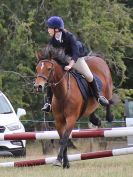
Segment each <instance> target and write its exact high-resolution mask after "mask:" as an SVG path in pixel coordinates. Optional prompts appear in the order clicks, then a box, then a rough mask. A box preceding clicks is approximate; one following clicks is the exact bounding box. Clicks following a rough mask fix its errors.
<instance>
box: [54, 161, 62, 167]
mask: <svg viewBox="0 0 133 177" xmlns="http://www.w3.org/2000/svg"><path fill="white" fill-rule="evenodd" d="M53 166H58V167H62V162H61V161H60V160H58V159H56V160H55V162H54V163H53Z"/></svg>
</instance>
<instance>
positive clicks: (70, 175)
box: [0, 143, 133, 177]
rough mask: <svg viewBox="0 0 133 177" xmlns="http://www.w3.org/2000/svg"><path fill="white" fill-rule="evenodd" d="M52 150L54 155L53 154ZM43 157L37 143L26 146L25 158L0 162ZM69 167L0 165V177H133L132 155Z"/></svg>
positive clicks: (90, 161) (5, 160) (2, 159)
mask: <svg viewBox="0 0 133 177" xmlns="http://www.w3.org/2000/svg"><path fill="white" fill-rule="evenodd" d="M55 153H56V152H54V156H55ZM38 158H43V155H42V152H41V146H40V144H39V143H30V144H28V146H27V157H26V158H11V157H10V158H7V157H6V158H2V157H1V158H0V162H7V161H20V160H27V159H38ZM70 165H71V167H70V169H64V170H63V169H62V168H60V167H55V166H52V165H42V166H35V167H23V168H17V167H16V168H12V167H8V168H7V167H1V168H0V176H1V177H2V176H3V177H133V170H132V169H133V167H132V165H133V155H124V156H119V157H108V158H102V159H93V160H85V161H76V162H70Z"/></svg>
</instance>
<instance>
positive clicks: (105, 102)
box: [89, 78, 109, 106]
mask: <svg viewBox="0 0 133 177" xmlns="http://www.w3.org/2000/svg"><path fill="white" fill-rule="evenodd" d="M89 84H90V87H91V90H92V93H93V95H94V96H95V98H96V100H97V101H98V103H100V104H101V105H102V106H107V105H108V104H109V101H108V100H107V99H106V98H105V97H104V96H101V95H100V93H99V90H98V87H97V83H96V80H95V78H93V81H92V82H90V83H89Z"/></svg>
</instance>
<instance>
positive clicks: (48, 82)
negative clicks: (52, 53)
mask: <svg viewBox="0 0 133 177" xmlns="http://www.w3.org/2000/svg"><path fill="white" fill-rule="evenodd" d="M40 62H43V63H46V62H48V63H50V64H51V65H52V67H51V69H50V70H49V74H48V77H46V76H45V75H44V74H43V73H37V75H36V78H37V77H41V78H43V79H44V80H46V81H47V87H48V86H53V87H56V86H57V85H58V84H60V83H61V82H62V80H63V79H64V77H65V76H66V75H67V73H68V72H67V71H66V72H65V73H64V75H63V76H62V77H61V79H60V80H59V81H57V82H51V81H50V78H51V75H52V76H53V78H54V74H55V66H54V61H50V60H41V61H40Z"/></svg>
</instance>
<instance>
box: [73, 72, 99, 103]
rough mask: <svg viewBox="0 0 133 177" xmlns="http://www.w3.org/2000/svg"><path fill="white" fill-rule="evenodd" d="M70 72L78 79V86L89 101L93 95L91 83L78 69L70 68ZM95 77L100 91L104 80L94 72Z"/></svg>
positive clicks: (86, 100)
mask: <svg viewBox="0 0 133 177" xmlns="http://www.w3.org/2000/svg"><path fill="white" fill-rule="evenodd" d="M70 73H71V74H72V75H73V77H74V78H75V79H76V81H77V84H78V87H79V89H80V91H81V94H82V96H83V98H84V100H85V102H88V99H89V97H93V93H92V91H91V88H90V86H89V83H88V82H87V81H86V79H85V77H84V76H83V75H82V74H80V73H78V72H77V71H76V70H70ZM93 77H94V78H95V80H96V82H97V85H98V90H99V92H100V91H101V90H102V81H101V80H100V79H99V77H98V76H97V75H96V74H94V73H93Z"/></svg>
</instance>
